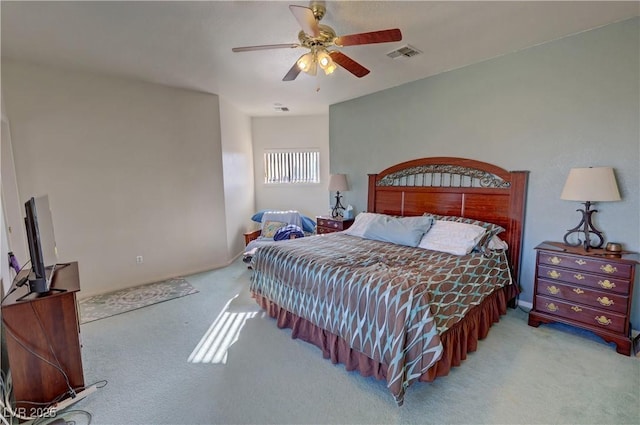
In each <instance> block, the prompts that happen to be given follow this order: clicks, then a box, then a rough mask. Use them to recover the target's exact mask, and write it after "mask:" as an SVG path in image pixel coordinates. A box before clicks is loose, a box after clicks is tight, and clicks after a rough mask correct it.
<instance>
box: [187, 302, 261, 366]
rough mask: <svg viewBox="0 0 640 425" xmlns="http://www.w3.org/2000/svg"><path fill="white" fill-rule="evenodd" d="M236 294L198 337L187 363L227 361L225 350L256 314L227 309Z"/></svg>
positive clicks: (221, 362) (254, 312)
mask: <svg viewBox="0 0 640 425" xmlns="http://www.w3.org/2000/svg"><path fill="white" fill-rule="evenodd" d="M237 296H238V295H236V296H235V297H233V298H231V299H230V300H229V301H228V302H227V304H226V305H225V306H224V308H223V309H222V312H221V313H220V314H219V315H218V317H217V318H216V320H214V321H213V323H212V324H211V326H209V329H208V330H207V332H205V334H204V335H203V336H202V338H201V339H200V342H198V345H196V348H194V349H193V352H192V353H191V354H190V355H189V358H188V360H187V361H188V362H189V363H220V364H226V363H227V351H228V350H229V348H230V347H231V346H232V345H233V344H234V343H235V342H236V341H237V340H238V337H239V336H240V331H241V330H242V328H243V327H244V325H245V324H246V323H247V320H249V319H252V318H254V317H255V316H256V314H258V312H256V311H237V312H230V311H227V310H228V308H229V305H230V304H231V302H232V301H233V300H234V299H235V298H237Z"/></svg>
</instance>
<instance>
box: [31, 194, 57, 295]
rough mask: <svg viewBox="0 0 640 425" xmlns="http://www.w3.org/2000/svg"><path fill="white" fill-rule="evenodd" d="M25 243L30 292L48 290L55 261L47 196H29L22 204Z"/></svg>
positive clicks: (55, 253)
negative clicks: (27, 255)
mask: <svg viewBox="0 0 640 425" xmlns="http://www.w3.org/2000/svg"><path fill="white" fill-rule="evenodd" d="M24 208H25V214H26V216H25V219H24V222H25V227H26V230H27V243H28V245H29V256H30V258H31V273H30V275H29V289H30V291H31V292H36V293H43V292H48V291H49V288H50V285H51V278H52V276H53V271H54V269H55V265H56V263H57V252H56V243H55V236H54V233H53V219H52V217H51V209H50V208H49V197H48V196H46V195H45V196H40V197H38V198H31V199H29V200H28V201H27V202H25V204H24Z"/></svg>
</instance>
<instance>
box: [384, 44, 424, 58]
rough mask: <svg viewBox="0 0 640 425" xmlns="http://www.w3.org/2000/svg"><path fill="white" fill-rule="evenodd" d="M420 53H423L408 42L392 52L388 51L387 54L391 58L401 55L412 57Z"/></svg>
mask: <svg viewBox="0 0 640 425" xmlns="http://www.w3.org/2000/svg"><path fill="white" fill-rule="evenodd" d="M420 53H422V52H421V51H420V50H418V49H416V48H415V47H413V46H410V45H408V44H406V45H404V46H402V47H400V48H398V49H396V50H394V51H392V52H389V53H387V56H389V57H390V58H391V59H396V58H400V57H405V58H410V57H412V56H415V55H419V54H420Z"/></svg>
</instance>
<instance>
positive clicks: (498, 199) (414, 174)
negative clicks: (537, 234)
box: [367, 157, 529, 281]
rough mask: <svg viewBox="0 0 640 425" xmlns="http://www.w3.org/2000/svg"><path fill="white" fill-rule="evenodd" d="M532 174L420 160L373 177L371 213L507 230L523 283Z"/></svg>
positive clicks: (513, 260) (512, 259) (479, 164)
mask: <svg viewBox="0 0 640 425" xmlns="http://www.w3.org/2000/svg"><path fill="white" fill-rule="evenodd" d="M528 176H529V172H528V171H506V170H504V169H503V168H500V167H497V166H495V165H492V164H489V163H486V162H481V161H476V160H473V159H465V158H453V157H433V158H420V159H414V160H411V161H406V162H403V163H400V164H397V165H394V166H392V167H389V168H387V169H385V170H383V171H381V172H380V173H378V174H369V197H368V204H367V211H370V212H377V213H383V214H392V215H399V216H416V215H422V214H424V213H425V212H430V213H434V214H441V215H455V216H460V217H467V218H473V219H476V220H482V221H488V222H491V223H495V224H498V225H500V226H502V227H504V228H505V229H506V230H505V231H504V232H503V233H501V234H500V235H499V236H500V238H502V239H503V240H505V241H506V242H507V243H508V244H509V261H510V264H511V268H512V271H513V277H514V278H515V279H516V280H517V281H519V272H520V253H521V250H522V234H523V230H524V211H525V203H526V195H527V180H528Z"/></svg>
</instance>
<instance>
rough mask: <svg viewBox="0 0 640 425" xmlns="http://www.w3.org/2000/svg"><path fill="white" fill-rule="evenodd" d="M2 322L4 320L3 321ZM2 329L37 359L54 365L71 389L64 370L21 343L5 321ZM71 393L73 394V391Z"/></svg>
mask: <svg viewBox="0 0 640 425" xmlns="http://www.w3.org/2000/svg"><path fill="white" fill-rule="evenodd" d="M3 322H4V321H3ZM4 325H5V326H4V329H5V330H6V331H7V333H8V334H9V336H11V338H13V339H14V341H16V342H17V343H18V344H20V346H21V347H22V348H24V349H25V350H26V351H27V352H29V353H31V354H32V355H34V356H35V357H37V358H38V359H40V360H42V361H43V362H45V363H47V364H48V365H49V366H52V367H54V368H55V369H57V370H58V371H59V372H60V373H61V374H62V376H64V379H65V381H66V383H67V387H68V388H69V390H71V391H73V388H72V387H71V384H70V383H69V377H68V376H67V374H66V372H65V371H64V370H63V369H62V368H61V367H60V366H58V365H55V364H53V363H52V362H50V361H49V360H47V359H45V358H44V357H42V356H41V355H40V354H38V353H36V352H35V351H33V350H32V349H31V348H29V347H27V345H26V344H25V343H23V342H22V341H21V340H20V338H19V337H18V336H17V335H16V334H15V333H13V331H12V330H11V328H9V327H8V326H7V324H6V323H4ZM73 394H75V392H73Z"/></svg>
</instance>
